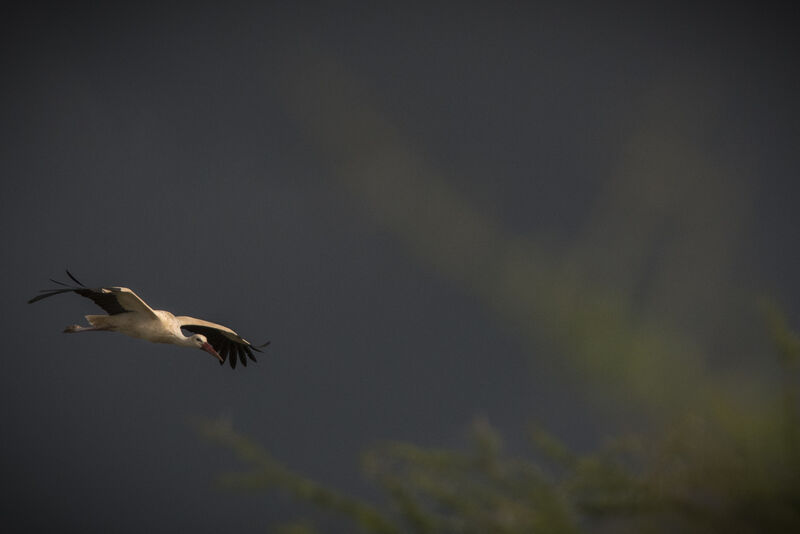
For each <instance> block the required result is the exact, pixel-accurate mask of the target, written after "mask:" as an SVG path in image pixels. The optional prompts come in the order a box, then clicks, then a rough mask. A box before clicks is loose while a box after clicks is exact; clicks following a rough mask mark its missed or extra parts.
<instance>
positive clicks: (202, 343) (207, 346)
mask: <svg viewBox="0 0 800 534" xmlns="http://www.w3.org/2000/svg"><path fill="white" fill-rule="evenodd" d="M190 339H191V340H192V343H194V344H195V345H196V346H197V348H198V349H201V350H204V351H206V352H207V353H209V354H211V355H212V356H214V357H215V358H217V359H218V360H219V361H220V363H222V362H223V361H225V360H223V359H222V356H220V355H219V353H218V352H217V351H216V350H214V347H212V346H211V343H209V342H208V339H207V338H206V336H204V335H203V334H195V335H193V336H192V337H191V338H190Z"/></svg>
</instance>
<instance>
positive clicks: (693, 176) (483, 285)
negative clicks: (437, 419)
mask: <svg viewBox="0 0 800 534" xmlns="http://www.w3.org/2000/svg"><path fill="white" fill-rule="evenodd" d="M290 63H291V65H292V66H291V67H290V68H288V69H287V72H286V73H284V74H285V75H284V76H280V77H279V79H280V82H278V83H280V84H281V85H282V89H283V95H284V96H285V97H286V102H287V110H288V111H289V113H290V114H291V115H292V116H293V117H294V118H295V119H296V121H297V124H298V125H299V127H300V128H301V130H303V131H304V133H306V134H307V136H308V138H309V139H310V141H311V143H312V145H313V146H314V147H315V148H316V152H317V154H318V155H319V157H320V158H322V159H324V160H325V162H326V164H328V165H329V166H330V168H331V169H332V174H333V176H335V177H336V179H338V180H339V183H340V185H341V187H342V188H343V189H345V190H347V191H348V192H349V193H350V194H351V196H352V198H353V199H355V202H356V203H357V204H359V205H360V206H362V207H363V209H364V212H365V214H366V215H367V218H368V219H369V220H371V221H372V222H373V223H374V224H375V225H376V226H378V227H381V228H383V229H384V230H385V231H387V232H389V233H391V234H392V235H394V236H395V237H396V238H397V240H398V242H399V243H402V244H403V246H404V247H405V248H406V250H407V252H408V253H409V254H410V255H411V256H412V257H414V258H416V259H417V260H418V261H419V262H420V263H422V264H424V265H426V266H427V267H429V268H430V269H431V270H432V271H434V272H436V273H438V274H439V275H440V276H441V277H443V278H445V279H447V280H448V281H451V282H453V283H454V284H457V285H458V286H459V287H460V288H462V290H463V291H465V292H467V293H469V294H471V295H473V296H475V297H476V301H477V302H480V303H481V304H483V305H484V306H485V307H486V309H488V310H491V311H492V312H493V313H494V314H495V316H496V318H497V322H498V323H499V324H500V325H502V326H503V327H504V328H507V329H508V330H509V331H512V332H514V333H515V334H517V335H519V337H520V339H522V340H524V341H526V342H528V343H529V346H530V348H531V349H533V350H532V352H535V353H536V354H537V358H538V357H540V356H542V357H545V358H549V360H548V364H549V365H551V366H554V367H558V368H559V370H560V371H563V374H562V375H561V376H562V377H563V378H564V380H570V381H573V382H578V384H579V385H580V387H579V388H573V389H572V391H581V394H584V393H583V392H585V395H586V396H587V397H586V398H585V399H582V400H583V401H591V402H592V403H597V404H601V405H602V407H601V410H602V411H604V413H618V414H619V413H622V414H623V415H622V418H623V419H625V418H626V417H627V418H630V420H634V421H639V422H640V423H642V422H643V424H640V425H638V427H641V428H640V430H639V431H638V434H632V435H627V436H620V437H617V438H616V439H613V440H610V441H609V442H607V443H605V444H602V445H600V446H598V450H597V451H596V452H593V453H589V454H585V453H577V452H575V451H573V450H570V448H569V447H568V446H567V445H566V444H565V443H563V442H562V441H561V440H559V439H558V438H557V437H556V436H553V435H551V434H550V433H548V432H547V431H546V430H545V429H543V428H540V427H530V429H529V438H530V439H529V442H530V445H531V447H530V452H529V454H527V455H524V456H523V457H520V456H515V455H510V454H508V453H507V452H505V451H504V449H503V447H502V440H501V439H500V437H499V436H498V434H497V432H496V431H495V430H494V429H493V428H492V427H491V426H490V425H489V423H488V422H487V421H486V420H483V419H478V420H477V421H475V423H474V425H473V428H472V442H471V444H470V446H469V447H467V448H466V449H465V450H435V449H425V448H421V447H418V446H415V445H413V444H409V443H384V444H382V445H379V446H376V447H373V448H372V449H370V450H368V451H367V452H366V453H365V454H364V459H363V467H364V472H365V474H366V476H367V477H368V478H369V480H371V481H372V483H373V484H374V485H375V486H376V487H377V488H378V489H379V490H380V492H381V494H382V495H383V496H384V497H385V501H384V502H382V503H370V502H366V501H364V500H361V499H357V498H354V497H350V496H347V495H344V494H342V493H341V492H339V491H336V490H335V489H332V488H327V487H324V486H323V485H321V484H319V483H316V482H314V481H312V480H308V479H306V478H305V477H303V476H301V475H298V474H296V473H294V472H292V471H291V470H289V469H288V468H286V467H285V466H282V465H281V464H280V463H279V462H277V461H276V460H274V459H273V458H272V457H271V456H270V455H269V453H268V452H267V451H266V450H264V449H263V448H261V447H259V446H258V445H257V444H255V443H253V442H252V441H251V440H249V439H248V438H247V437H245V436H243V435H241V434H239V433H237V432H236V431H234V430H233V428H232V427H231V426H230V425H229V424H227V423H225V422H224V421H201V422H200V423H199V428H200V429H201V431H202V433H203V434H204V435H205V436H207V437H208V438H210V439H213V440H215V441H218V442H220V443H222V444H223V445H225V446H227V447H229V448H231V449H233V450H234V451H235V452H236V453H237V455H238V456H239V457H240V458H241V460H242V462H243V463H244V464H245V465H247V466H248V467H249V468H250V471H248V472H246V473H244V474H228V475H224V476H223V477H222V478H221V483H222V484H223V485H224V487H227V488H231V489H237V490H264V489H276V490H280V491H283V492H285V493H287V494H289V495H291V496H293V497H294V498H295V499H297V500H299V501H302V502H306V503H309V504H310V505H312V506H313V507H314V508H316V509H322V510H326V511H328V512H330V513H333V514H335V515H337V516H339V517H341V518H343V519H344V520H347V521H349V522H351V523H352V524H353V525H354V526H356V527H358V528H359V529H360V530H361V531H363V532H380V533H395V532H397V533H400V532H413V533H439V532H444V533H447V532H458V533H471V532H474V533H517V532H520V533H522V532H525V533H532V532H546V533H559V532H599V533H604V532H637V533H638V532H645V533H647V532H652V533H661V532H698V533H701V532H702V533H705V532H728V533H760V532H800V431H799V430H798V428H800V416H799V414H798V411H799V408H798V399H799V398H798V388H799V387H800V383H799V380H800V376H799V374H798V369H799V368H800V338H798V336H797V334H796V333H794V332H792V331H791V329H790V328H789V327H788V323H787V320H786V318H785V317H784V316H783V314H782V313H781V311H780V309H779V308H778V306H776V305H775V304H774V303H772V302H770V301H767V300H765V301H763V302H762V303H761V316H762V317H763V318H764V319H765V322H766V330H767V332H768V333H769V339H770V340H771V343H772V346H773V352H774V353H777V354H778V357H777V358H774V357H773V358H760V359H758V358H756V359H754V358H753V356H754V355H757V354H761V353H762V352H764V350H765V349H764V344H765V343H763V340H762V342H760V343H754V342H753V339H754V337H753V336H756V337H757V334H754V333H753V332H754V331H761V330H763V329H759V328H754V327H753V324H754V321H753V316H752V313H751V312H748V311H743V308H745V307H746V306H747V305H746V304H742V303H746V302H749V301H751V300H752V297H751V294H750V292H757V290H753V289H752V288H741V285H742V280H743V278H742V275H741V273H739V272H738V270H739V262H737V259H736V244H737V243H738V242H740V241H741V237H742V235H744V234H745V233H746V228H745V229H743V228H744V227H745V226H746V221H747V216H748V213H749V208H748V207H747V205H746V200H745V199H746V198H747V194H746V191H745V189H746V188H745V186H744V183H745V181H744V180H743V179H742V178H741V176H739V175H737V172H738V170H737V169H736V168H735V164H731V163H729V162H726V161H720V160H715V159H714V153H713V151H710V150H708V143H709V141H708V140H709V138H710V137H711V136H713V135H718V133H719V132H720V131H722V130H723V128H722V127H721V126H720V124H718V123H717V120H716V118H717V116H718V115H724V113H723V111H724V110H720V109H719V107H718V106H719V105H721V104H719V99H717V98H715V92H714V89H713V81H712V80H710V79H703V78H702V74H701V73H699V72H691V73H690V75H688V76H680V75H679V74H680V73H667V75H665V78H664V79H663V80H659V81H656V82H655V83H654V84H653V90H652V92H651V93H650V94H648V95H644V96H643V97H642V99H641V101H639V102H632V103H631V112H630V116H628V117H624V118H622V119H621V120H620V122H622V123H625V124H626V126H625V128H620V129H618V130H611V129H610V130H609V132H595V134H596V137H597V140H598V141H599V140H600V139H605V138H608V139H616V140H617V143H618V146H611V145H609V146H608V148H609V149H612V150H617V151H618V153H619V158H618V163H617V168H615V169H610V170H607V171H606V174H604V175H603V176H601V177H600V178H599V179H597V180H596V182H595V183H598V184H601V187H600V191H599V193H598V194H597V195H596V196H597V198H596V202H595V204H594V207H593V209H592V210H591V211H590V212H589V213H586V214H585V216H584V219H583V220H582V221H580V222H581V223H582V224H579V225H577V226H578V227H579V229H578V230H576V231H575V233H574V235H572V236H570V237H569V238H566V239H557V240H553V239H548V238H547V235H546V231H545V232H543V233H542V234H541V235H520V234H515V233H513V232H511V231H509V230H508V229H507V228H506V227H505V226H504V224H503V221H502V220H501V219H500V218H493V217H491V216H490V214H488V213H486V212H485V211H484V210H482V209H479V208H478V207H477V205H476V203H474V202H472V201H471V199H470V198H469V197H468V196H465V195H464V194H462V193H461V192H460V191H458V190H456V189H455V188H453V187H451V185H450V182H449V181H448V180H447V179H445V178H444V177H443V176H442V175H441V173H440V172H438V171H437V169H436V168H435V167H434V166H433V165H431V164H430V163H429V162H427V161H426V160H425V158H423V157H422V156H421V154H422V153H423V152H424V151H421V150H418V149H417V148H416V147H415V146H414V143H413V142H412V141H409V140H408V139H405V138H403V136H402V135H401V133H400V132H399V131H398V130H397V129H396V128H395V127H394V126H393V125H392V121H391V120H390V118H389V117H388V116H386V114H384V113H382V112H381V106H380V105H378V104H376V103H375V102H376V99H375V98H374V95H372V94H370V91H369V90H368V89H367V88H366V87H367V86H366V84H363V83H361V82H360V81H359V80H358V79H356V78H355V77H354V76H352V75H351V74H349V73H347V72H345V70H344V69H342V68H341V66H340V65H339V64H337V62H335V61H332V60H331V59H330V58H325V57H322V56H321V55H319V54H316V53H314V52H308V54H306V55H304V56H303V57H298V58H296V61H294V62H290ZM321 87H324V88H325V90H323V91H321V90H320V89H319V88H321ZM609 128H611V127H609ZM488 178H491V177H488ZM558 178H559V177H540V176H538V175H537V174H536V170H535V169H531V180H537V179H558ZM534 189H535V188H534ZM756 348H757V350H755V349H756ZM743 362H744V363H743ZM776 362H777V363H776ZM493 364H494V365H496V364H497V362H496V361H494V362H493ZM738 364H742V365H740V366H737V365H738ZM631 416H633V417H631ZM633 426H634V427H637V425H635V424H634V425H633ZM313 531H314V527H313V526H312V524H311V523H307V522H300V523H292V524H289V525H283V526H281V527H279V529H278V532H285V533H298V534H299V533H308V532H313Z"/></svg>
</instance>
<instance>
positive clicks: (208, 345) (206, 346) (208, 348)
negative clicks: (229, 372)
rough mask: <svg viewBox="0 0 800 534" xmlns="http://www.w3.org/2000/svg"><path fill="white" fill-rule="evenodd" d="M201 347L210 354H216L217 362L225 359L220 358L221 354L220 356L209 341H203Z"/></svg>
mask: <svg viewBox="0 0 800 534" xmlns="http://www.w3.org/2000/svg"><path fill="white" fill-rule="evenodd" d="M201 348H202V349H203V350H204V351H206V352H207V353H209V354H211V355H212V356H216V357H217V359H218V360H219V363H222V362H224V361H225V360H223V359H222V356H220V355H219V354H218V353H217V351H215V350H214V347H212V346H211V343H203V346H202V347H201Z"/></svg>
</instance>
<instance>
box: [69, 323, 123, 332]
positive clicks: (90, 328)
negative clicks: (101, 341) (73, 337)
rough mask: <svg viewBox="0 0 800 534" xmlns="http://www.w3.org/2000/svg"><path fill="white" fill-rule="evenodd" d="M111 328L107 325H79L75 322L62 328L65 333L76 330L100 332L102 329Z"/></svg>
mask: <svg viewBox="0 0 800 534" xmlns="http://www.w3.org/2000/svg"><path fill="white" fill-rule="evenodd" d="M104 330H105V331H108V330H111V329H110V328H108V327H100V326H80V325H77V324H72V325H69V326H68V327H66V328H65V329H64V333H65V334H74V333H76V332H102V331H104Z"/></svg>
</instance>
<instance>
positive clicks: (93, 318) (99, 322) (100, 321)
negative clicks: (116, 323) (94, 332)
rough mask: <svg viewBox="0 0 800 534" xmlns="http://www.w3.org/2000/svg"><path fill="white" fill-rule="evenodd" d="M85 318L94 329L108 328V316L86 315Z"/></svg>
mask: <svg viewBox="0 0 800 534" xmlns="http://www.w3.org/2000/svg"><path fill="white" fill-rule="evenodd" d="M85 317H86V320H87V321H89V324H90V325H92V326H94V327H97V328H103V327H106V326H108V317H109V316H108V315H86V316H85Z"/></svg>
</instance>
